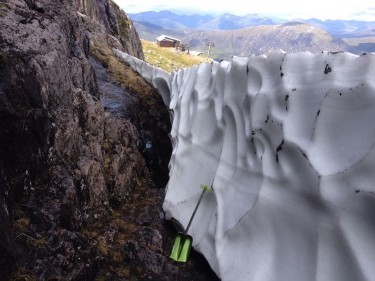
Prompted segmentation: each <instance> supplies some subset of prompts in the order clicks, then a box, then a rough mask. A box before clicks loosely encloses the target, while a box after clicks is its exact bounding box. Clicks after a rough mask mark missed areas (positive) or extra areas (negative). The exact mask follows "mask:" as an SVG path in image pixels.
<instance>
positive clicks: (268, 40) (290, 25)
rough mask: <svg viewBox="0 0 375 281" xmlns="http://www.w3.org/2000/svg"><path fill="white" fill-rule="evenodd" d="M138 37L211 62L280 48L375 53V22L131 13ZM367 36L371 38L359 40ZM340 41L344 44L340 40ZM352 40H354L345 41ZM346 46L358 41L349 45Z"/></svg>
mask: <svg viewBox="0 0 375 281" xmlns="http://www.w3.org/2000/svg"><path fill="white" fill-rule="evenodd" d="M130 17H131V18H132V20H133V22H134V25H135V27H136V29H137V31H138V33H139V35H140V37H141V38H143V39H146V40H149V41H154V40H155V38H156V37H158V36H159V35H161V34H167V35H170V36H173V37H177V38H179V39H181V40H182V41H183V43H185V44H188V45H189V46H190V48H191V49H194V50H199V51H201V52H205V51H207V44H208V43H214V44H215V47H214V48H212V50H211V58H214V59H217V60H220V59H229V58H230V57H231V56H232V55H236V56H247V55H250V54H261V53H267V52H269V51H272V50H278V49H282V50H284V51H286V52H289V53H291V52H300V51H310V52H320V51H332V52H336V51H350V52H353V53H362V52H375V43H374V41H373V40H372V39H373V38H375V22H363V21H345V20H326V21H321V20H318V19H308V20H304V19H298V20H296V21H293V22H287V21H286V20H282V19H272V18H267V17H262V16H260V15H256V14H253V15H246V16H235V15H230V14H224V15H221V16H211V15H205V16H202V15H198V14H196V15H177V14H175V13H172V12H169V11H162V12H145V13H139V14H130ZM363 37H366V38H367V37H371V38H370V39H371V40H368V41H366V40H357V38H362V39H363ZM344 38H346V39H345V41H344V40H343V39H344ZM348 38H349V39H350V38H352V39H353V38H354V39H355V40H352V41H350V40H347V39H348ZM346 42H359V43H358V44H357V45H355V44H354V45H348V44H347V43H346Z"/></svg>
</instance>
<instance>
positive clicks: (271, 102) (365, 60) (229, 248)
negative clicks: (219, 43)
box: [116, 51, 375, 281]
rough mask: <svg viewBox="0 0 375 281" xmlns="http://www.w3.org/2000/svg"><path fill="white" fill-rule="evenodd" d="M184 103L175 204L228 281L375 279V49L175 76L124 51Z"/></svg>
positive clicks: (176, 127) (172, 183)
mask: <svg viewBox="0 0 375 281" xmlns="http://www.w3.org/2000/svg"><path fill="white" fill-rule="evenodd" d="M116 52H117V54H118V56H121V57H123V58H124V59H125V60H126V61H127V62H128V63H130V64H131V65H132V66H133V68H134V69H136V70H138V72H139V73H141V74H142V75H143V76H144V77H145V78H146V79H148V80H149V81H150V83H153V84H154V86H156V87H157V88H158V89H159V92H160V94H161V95H162V96H163V99H164V102H165V104H166V105H167V106H169V108H170V110H171V111H172V113H171V117H172V119H173V125H172V131H171V139H172V144H173V155H172V159H171V162H170V180H169V183H168V186H167V193H166V197H165V201H164V205H163V208H164V210H165V212H166V214H167V217H168V218H172V217H173V218H175V219H177V220H178V221H179V222H181V224H182V225H183V226H185V227H186V225H187V223H188V221H189V218H190V216H191V213H192V211H193V208H194V206H195V204H196V202H197V200H198V198H199V195H200V192H201V190H200V189H199V186H200V184H206V185H212V186H213V189H214V192H213V193H208V194H206V195H205V197H204V198H203V201H202V203H201V205H200V207H199V209H198V212H197V213H196V216H195V219H194V221H193V223H192V226H191V228H190V230H189V234H191V235H192V236H193V238H194V243H193V245H194V247H195V248H196V249H197V250H199V251H200V252H202V253H203V254H204V255H205V257H206V258H207V260H208V261H209V263H210V265H211V266H212V268H213V269H214V270H215V272H216V273H217V274H218V275H219V276H220V278H221V279H222V280H230V281H232V280H233V281H234V280H236V281H240V280H243V281H248V280H255V281H258V280H259V281H260V280H261V281H271V280H278V281H280V280H285V281H291V280H296V281H297V280H298V281H300V280H321V281H323V280H324V281H325V280H348V281H349V280H372V279H373V276H375V267H374V266H373V264H372V262H373V261H374V260H375V235H374V233H375V185H374V182H375V173H374V170H375V149H374V146H375V126H374V124H373V122H374V121H373V120H375V79H374V77H375V56H374V55H362V56H356V55H353V54H350V53H335V54H334V53H328V52H324V53H318V54H312V53H308V52H305V53H298V54H285V53H281V52H278V53H272V54H270V55H269V56H264V55H263V56H251V57H245V58H240V57H234V58H233V59H232V61H231V62H230V63H229V62H225V61H223V62H221V63H216V62H215V63H212V64H201V65H200V66H196V67H191V68H187V69H183V70H180V71H178V72H175V73H172V74H171V75H169V74H168V73H165V72H163V71H162V70H160V69H157V68H153V67H151V66H149V65H147V66H146V64H145V63H144V62H141V61H136V59H135V58H132V57H130V56H128V55H124V54H121V53H120V52H118V51H116Z"/></svg>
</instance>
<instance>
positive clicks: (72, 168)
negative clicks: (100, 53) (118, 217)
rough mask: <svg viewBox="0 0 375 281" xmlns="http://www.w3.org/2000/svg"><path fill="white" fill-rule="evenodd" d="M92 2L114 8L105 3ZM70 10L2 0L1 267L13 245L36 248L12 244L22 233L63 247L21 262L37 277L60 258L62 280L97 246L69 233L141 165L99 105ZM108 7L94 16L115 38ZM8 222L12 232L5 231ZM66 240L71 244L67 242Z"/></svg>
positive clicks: (102, 213) (88, 268)
mask: <svg viewBox="0 0 375 281" xmlns="http://www.w3.org/2000/svg"><path fill="white" fill-rule="evenodd" d="M100 3H102V4H103V5H105V4H106V5H107V6H108V7H112V8H111V9H114V8H113V7H114V6H111V4H109V2H108V1H101V2H100ZM78 8H79V6H78V3H76V2H75V1H73V2H72V1H47V0H46V1H31V0H30V1H19V0H8V1H3V2H2V3H1V4H0V26H1V35H0V71H1V72H0V73H1V74H0V116H1V120H0V131H1V134H0V175H1V181H0V184H1V186H0V202H1V204H0V205H1V207H0V218H1V225H2V231H1V232H0V233H1V234H0V235H1V242H0V247H1V249H0V251H1V253H2V255H1V260H0V270H2V271H4V270H5V271H7V269H9V270H10V269H11V265H12V264H14V262H12V260H14V259H17V258H19V257H18V256H17V255H19V253H16V252H15V249H16V250H19V251H21V255H23V256H25V257H29V258H30V256H32V255H31V254H34V256H35V255H37V256H38V255H40V251H38V250H37V249H26V248H23V249H21V248H17V245H18V244H22V240H25V241H26V242H25V244H27V243H28V242H30V243H34V244H37V243H41V244H43V245H44V244H46V245H48V246H51V245H53V244H54V242H53V240H56V241H60V242H61V243H63V245H60V246H59V249H60V250H58V251H57V250H56V251H53V250H51V251H50V252H49V254H50V256H49V257H48V258H47V257H45V258H46V259H47V261H46V263H47V264H51V266H50V267H48V266H47V267H46V266H42V265H39V266H38V264H36V263H33V261H28V262H26V265H25V266H26V267H27V266H28V265H27V264H31V265H30V266H29V268H31V270H32V271H33V272H34V273H35V274H36V275H37V276H44V278H47V277H48V276H53V275H54V274H56V273H53V271H54V268H55V267H56V268H59V270H60V266H61V264H64V265H65V266H66V269H67V271H66V272H65V273H67V272H69V271H70V273H69V274H70V275H64V274H63V273H61V272H59V274H60V277H62V278H64V279H72V278H73V279H76V278H79V276H81V277H83V276H85V275H86V276H91V275H92V274H93V273H94V271H95V270H96V269H95V264H96V263H97V260H98V257H97V254H95V249H94V247H93V246H92V245H90V243H88V240H87V238H85V237H81V238H75V237H77V234H76V233H75V232H76V231H78V230H80V229H81V228H82V227H84V226H85V225H88V224H90V223H93V222H95V221H97V220H100V219H105V218H107V217H108V216H109V214H110V213H109V211H110V209H111V207H110V206H109V202H110V201H111V199H112V198H115V199H116V200H117V201H119V200H122V199H123V198H124V197H125V196H126V194H127V193H128V191H129V190H131V189H132V188H134V186H135V185H136V184H137V182H136V181H137V177H140V176H142V175H144V174H147V173H148V172H147V170H146V168H145V162H144V159H143V157H142V156H141V154H140V153H139V151H138V149H137V146H136V144H137V139H138V132H137V130H136V128H135V127H134V126H133V125H132V124H131V123H130V122H126V121H123V120H121V121H119V120H116V118H115V117H114V116H111V115H108V114H105V112H104V109H103V107H102V106H101V104H100V100H99V91H98V87H97V83H96V78H95V75H94V70H93V68H92V67H91V64H90V63H89V61H88V56H89V36H90V34H89V33H87V32H86V31H85V29H84V28H83V23H82V21H81V18H80V17H79V16H78V15H77V9H78ZM111 9H109V11H110V12H109V14H105V15H106V16H104V17H103V18H102V19H101V20H102V21H103V22H105V20H106V19H107V20H108V21H111V20H112V25H108V26H106V30H107V31H112V34H113V35H114V36H118V33H119V32H121V31H119V30H121V28H120V29H119V28H117V27H116V26H115V25H113V24H115V23H116V18H113V17H114V15H113V14H111ZM98 13H100V10H99V12H98ZM116 28H117V29H116ZM118 38H119V42H120V44H121V45H123V46H124V47H123V49H124V50H127V51H129V52H132V53H133V54H134V55H138V56H139V57H142V52H141V49H140V47H139V46H140V45H139V44H140V43H139V40H134V41H133V42H135V43H134V44H130V43H127V44H130V45H129V46H130V47H127V46H126V44H125V43H126V42H125V40H123V38H122V37H121V36H118ZM133 45H134V46H135V47H134V46H133ZM133 47H134V48H136V49H134V50H133V51H132V49H131V48H133ZM108 163H110V164H108ZM107 174H111V175H112V176H113V177H117V178H119V179H121V180H116V178H113V179H112V180H113V182H114V183H115V184H112V185H111V186H110V189H108V186H107V184H108V180H107V181H106V175H107ZM11 225H13V229H16V230H17V235H18V236H16V237H14V236H13V234H12V230H11V228H10V226H11ZM64 237H67V239H64ZM72 237H73V238H74V239H73V238H72ZM48 239H50V240H48ZM51 239H52V240H51ZM72 239H73V240H74V243H73V241H70V240H72ZM77 241H78V242H77ZM72 243H73V244H75V247H76V246H77V247H78V248H79V250H77V248H74V249H75V251H74V250H73V249H70V248H71V247H72V245H73V244H72ZM76 244H77V245H76ZM64 245H65V246H64ZM26 246H27V245H26ZM34 250H35V252H34V253H31V251H34ZM82 252H85V253H86V254H81V255H80V254H79V253H82ZM64 253H65V255H64ZM69 255H73V256H71V257H70V258H68V257H67V256H69ZM39 258H40V259H41V260H43V259H44V258H42V257H41V256H39ZM81 258H83V260H82V261H79V260H78V259H81ZM7 273H8V272H7ZM42 279H43V278H42Z"/></svg>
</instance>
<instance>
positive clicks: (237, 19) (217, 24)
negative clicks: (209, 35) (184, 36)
mask: <svg viewBox="0 0 375 281" xmlns="http://www.w3.org/2000/svg"><path fill="white" fill-rule="evenodd" d="M271 24H275V22H274V21H273V20H272V19H270V18H265V17H262V16H259V15H256V14H252V15H246V16H235V15H231V14H224V15H221V16H217V17H215V18H213V19H211V20H210V21H208V22H205V23H203V24H201V25H199V26H198V27H197V29H200V30H236V29H241V28H244V27H249V26H258V25H271Z"/></svg>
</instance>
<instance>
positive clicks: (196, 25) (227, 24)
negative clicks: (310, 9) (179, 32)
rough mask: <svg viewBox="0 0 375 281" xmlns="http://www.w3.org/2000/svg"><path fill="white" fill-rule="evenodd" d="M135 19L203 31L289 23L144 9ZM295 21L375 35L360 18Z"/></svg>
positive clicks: (374, 26)
mask: <svg viewBox="0 0 375 281" xmlns="http://www.w3.org/2000/svg"><path fill="white" fill-rule="evenodd" d="M129 16H130V17H131V19H133V20H135V21H143V22H149V23H152V24H156V25H159V26H161V27H163V28H167V29H176V28H182V29H186V28H188V29H199V30H234V29H242V28H246V27H250V26H258V25H273V24H280V23H287V22H288V20H285V19H284V20H283V19H274V18H269V17H263V16H261V15H258V14H249V15H245V16H235V15H231V14H223V15H219V16H212V15H198V14H194V15H179V14H176V13H173V12H170V11H161V12H143V13H138V14H130V15H129ZM294 21H298V22H304V23H308V24H310V25H313V26H316V27H318V28H321V29H324V30H325V31H327V32H329V33H331V34H333V35H335V36H337V37H340V38H344V37H345V38H347V37H366V36H367V37H369V36H375V22H366V21H358V20H340V19H339V20H324V21H322V20H319V19H314V18H312V19H295V20H294Z"/></svg>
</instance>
